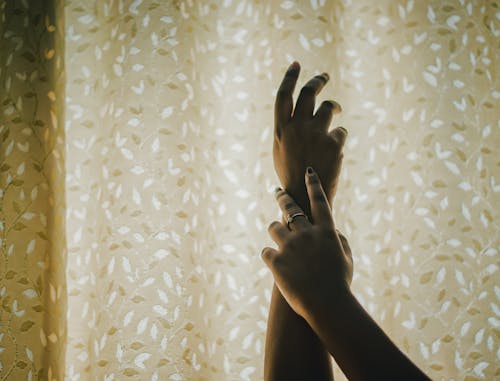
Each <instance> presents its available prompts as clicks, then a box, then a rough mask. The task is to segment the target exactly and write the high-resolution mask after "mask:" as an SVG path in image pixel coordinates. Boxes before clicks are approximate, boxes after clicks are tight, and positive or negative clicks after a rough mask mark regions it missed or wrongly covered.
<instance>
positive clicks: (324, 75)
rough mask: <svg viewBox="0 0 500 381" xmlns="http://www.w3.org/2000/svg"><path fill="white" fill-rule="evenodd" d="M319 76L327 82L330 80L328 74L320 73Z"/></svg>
mask: <svg viewBox="0 0 500 381" xmlns="http://www.w3.org/2000/svg"><path fill="white" fill-rule="evenodd" d="M321 75H322V76H323V77H325V79H326V80H327V81H328V80H330V76H329V75H328V73H321Z"/></svg>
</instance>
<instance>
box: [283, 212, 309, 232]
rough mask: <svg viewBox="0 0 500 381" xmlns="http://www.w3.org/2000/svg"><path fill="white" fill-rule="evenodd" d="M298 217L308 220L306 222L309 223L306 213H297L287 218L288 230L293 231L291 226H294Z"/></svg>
mask: <svg viewBox="0 0 500 381" xmlns="http://www.w3.org/2000/svg"><path fill="white" fill-rule="evenodd" d="M297 217H304V218H305V219H306V221H307V216H306V215H305V214H304V213H302V212H297V213H293V214H289V215H288V216H287V217H286V226H288V229H290V230H291V227H290V224H292V223H293V220H294V219H296V218H297Z"/></svg>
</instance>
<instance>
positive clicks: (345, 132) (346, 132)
mask: <svg viewBox="0 0 500 381" xmlns="http://www.w3.org/2000/svg"><path fill="white" fill-rule="evenodd" d="M339 128H340V129H341V130H342V131H344V134H346V135H348V134H349V132H348V131H347V130H346V129H345V128H344V127H339Z"/></svg>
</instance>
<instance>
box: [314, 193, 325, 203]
mask: <svg viewBox="0 0 500 381" xmlns="http://www.w3.org/2000/svg"><path fill="white" fill-rule="evenodd" d="M313 199H314V201H316V202H324V201H325V196H324V195H323V192H320V191H317V192H314V193H313Z"/></svg>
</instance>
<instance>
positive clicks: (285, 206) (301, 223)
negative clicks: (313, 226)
mask: <svg viewBox="0 0 500 381" xmlns="http://www.w3.org/2000/svg"><path fill="white" fill-rule="evenodd" d="M276 200H278V204H279V206H280V209H281V211H282V212H283V217H284V219H285V221H287V225H288V228H290V229H291V230H302V229H304V228H306V227H307V226H309V225H310V223H309V221H308V220H307V217H306V216H305V214H304V211H303V210H302V209H301V207H300V206H298V205H297V203H296V202H295V200H294V199H293V198H292V197H291V196H290V195H289V194H288V193H286V192H285V191H284V190H283V189H278V190H277V192H276ZM297 215H298V216H297ZM292 216H296V217H294V218H293V221H290V222H289V223H288V219H289V218H290V217H292Z"/></svg>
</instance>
